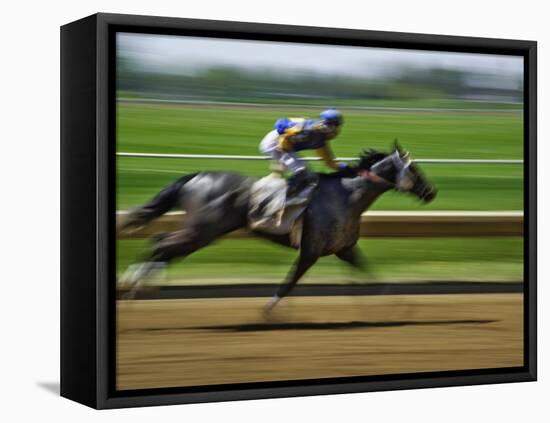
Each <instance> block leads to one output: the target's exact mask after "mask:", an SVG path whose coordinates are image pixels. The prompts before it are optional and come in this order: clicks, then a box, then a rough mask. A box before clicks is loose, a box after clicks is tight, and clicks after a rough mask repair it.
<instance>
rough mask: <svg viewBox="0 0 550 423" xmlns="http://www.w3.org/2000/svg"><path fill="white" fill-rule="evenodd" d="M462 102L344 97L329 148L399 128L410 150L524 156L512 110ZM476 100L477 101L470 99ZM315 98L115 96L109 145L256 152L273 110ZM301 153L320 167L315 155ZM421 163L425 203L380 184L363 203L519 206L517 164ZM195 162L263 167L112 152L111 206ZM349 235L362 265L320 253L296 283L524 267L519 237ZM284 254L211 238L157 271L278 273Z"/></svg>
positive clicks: (479, 276)
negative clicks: (429, 106)
mask: <svg viewBox="0 0 550 423" xmlns="http://www.w3.org/2000/svg"><path fill="white" fill-rule="evenodd" d="M119 97H128V93H126V92H124V93H120V95H119ZM134 97H139V95H135V96H134ZM471 104H472V103H470V102H464V101H459V100H453V102H452V106H453V107H454V108H458V109H463V110H458V111H457V110H452V111H447V112H444V111H418V110H416V111H414V110H395V109H392V110H379V111H374V110H355V109H346V108H345V106H344V107H343V111H344V116H345V125H344V127H343V130H342V133H341V135H340V136H339V137H338V138H337V139H336V140H334V141H333V142H332V148H333V150H334V152H335V154H336V155H337V156H339V157H356V156H357V155H358V154H359V152H360V151H361V150H362V149H365V148H370V147H372V148H377V149H381V150H388V149H389V148H390V146H391V144H392V141H393V139H394V138H399V140H400V142H401V144H402V145H403V147H404V148H406V149H407V150H409V151H410V152H411V154H412V156H413V158H423V159H429V158H450V159H460V158H466V159H468V158H469V159H521V158H523V152H522V148H523V143H522V139H523V126H522V125H523V123H522V122H523V121H522V113H521V111H510V110H508V111H506V110H502V111H498V110H496V109H495V107H494V104H491V103H478V104H476V108H475V110H474V111H471V108H472V107H471ZM503 104H507V103H503ZM385 106H387V104H386V105H385ZM391 106H392V107H397V108H399V107H407V108H409V107H410V108H422V107H425V106H426V103H425V101H421V100H418V102H414V101H413V100H411V99H406V100H402V101H401V102H400V101H398V100H393V102H392V104H391ZM484 108H485V109H486V110H485V111H483V110H481V109H484ZM504 108H506V107H504ZM515 108H516V109H517V106H516V107H515ZM469 109H470V110H469ZM321 110H322V108H321V107H320V106H318V105H302V106H297V105H292V104H290V105H288V104H287V105H278V104H271V105H270V106H269V107H248V106H240V105H236V104H233V105H220V104H210V105H204V104H202V105H201V104H189V105H185V104H166V105H160V104H146V103H139V102H131V103H125V102H119V104H118V110H117V151H124V152H147V153H175V154H177V153H195V154H239V155H259V154H260V153H259V151H258V144H259V142H260V141H261V139H262V138H263V136H264V135H265V134H266V133H267V132H268V131H270V130H271V128H272V126H273V123H274V121H275V120H276V119H278V118H280V117H283V116H290V117H295V116H307V117H315V116H317V115H318V113H319V112H320V111H321ZM311 165H312V167H314V168H316V169H318V170H321V171H327V170H326V169H325V168H323V166H322V165H321V164H320V163H314V164H311ZM421 167H422V169H423V170H424V172H425V173H426V175H427V177H428V178H429V179H430V180H431V181H432V182H433V183H434V184H435V185H436V187H437V188H438V190H439V194H438V197H437V199H436V200H435V201H434V202H433V203H431V204H429V205H427V206H426V205H421V204H420V203H419V202H418V201H417V200H416V199H414V198H413V197H411V196H407V195H404V194H399V193H394V192H389V193H387V194H385V195H384V196H383V197H382V198H381V199H380V200H379V201H378V202H377V203H376V204H375V205H374V207H373V208H372V209H373V210H419V211H421V210H522V209H523V166H522V165H517V164H513V165H510V164H507V165H494V164H492V165H485V164H484V165H471V164H453V165H450V164H423V165H421ZM206 169H216V170H234V171H238V172H242V173H244V174H248V175H257V176H262V175H265V174H267V173H268V162H267V161H228V160H212V159H208V160H206V159H204V160H203V159H200V160H190V159H158V158H131V157H119V158H118V159H117V209H118V210H122V209H127V208H130V207H135V206H137V205H139V204H142V203H143V202H145V201H147V200H148V199H149V198H150V197H152V196H153V195H155V194H156V193H157V192H158V191H159V190H160V189H161V188H162V187H164V186H165V185H166V184H168V183H170V182H171V181H172V180H174V179H175V178H177V177H178V176H179V175H182V174H185V173H190V172H194V171H199V170H206ZM147 243H148V241H146V240H133V241H127V240H125V241H118V243H117V257H118V260H117V268H118V270H119V271H122V270H124V269H125V268H126V266H127V265H128V264H130V263H131V262H132V261H134V260H136V259H137V258H139V255H140V254H141V253H142V252H143V251H144V249H145V248H146V247H147ZM359 244H360V247H361V249H362V250H363V252H364V255H365V256H366V258H367V260H368V262H369V271H370V273H368V274H366V275H358V274H352V273H351V272H350V271H349V270H348V269H347V268H346V267H345V264H343V263H341V262H338V260H337V259H335V258H332V257H327V258H323V259H321V260H320V261H319V263H318V264H316V266H315V267H314V268H313V269H312V270H311V271H310V272H309V273H308V274H307V275H306V277H305V278H304V280H303V282H302V283H308V282H310V283H323V282H330V283H339V282H341V283H347V282H349V281H352V280H353V281H356V282H373V281H400V282H401V281H447V280H460V281H480V280H485V281H487V280H490V281H520V280H522V278H523V240H522V239H520V238H492V239H472V238H465V239H406V240H405V239H403V240H399V239H397V240H396V239H391V240H390V239H370V240H369V239H362V240H361V241H360V243H359ZM295 257H296V252H295V251H293V250H287V249H284V248H282V247H279V246H276V245H274V244H270V243H268V242H266V241H263V240H222V241H220V242H219V243H217V244H216V245H214V246H211V247H208V248H206V249H204V250H201V251H199V252H197V253H195V254H193V255H192V256H190V257H189V258H187V259H185V260H184V261H182V262H179V263H177V264H175V265H174V266H172V267H171V268H170V269H169V272H168V278H167V280H166V281H164V282H165V283H170V284H201V283H206V284H215V283H235V282H251V283H254V282H264V283H265V282H280V281H281V280H282V279H283V278H284V276H285V275H286V273H287V271H288V270H289V268H290V266H291V264H292V262H293V261H294V259H295Z"/></svg>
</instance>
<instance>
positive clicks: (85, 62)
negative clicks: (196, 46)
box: [61, 13, 537, 409]
mask: <svg viewBox="0 0 550 423" xmlns="http://www.w3.org/2000/svg"><path fill="white" fill-rule="evenodd" d="M117 31H126V32H141V33H154V34H180V35H201V36H208V37H218V38H242V39H252V40H272V41H294V42H304V43H321V44H333V45H355V46H376V47H392V48H403V49H422V50H434V51H451V52H475V53H495V54H504V55H507V54H511V55H519V56H523V57H524V152H525V154H524V183H525V186H524V205H525V206H524V207H525V209H524V211H525V212H524V236H525V247H524V248H525V249H524V254H525V255H524V267H525V288H524V299H525V301H524V313H525V314H524V358H525V361H524V366H523V367H514V368H504V369H488V370H468V371H445V372H430V373H419V374H400V375H386V376H376V377H370V376H369V377H351V378H338V379H322V380H308V381H283V382H265V383H263V382H262V383H249V384H238V385H227V386H224V385H218V386H206V387H201V388H187V389H186V388H181V389H180V388H162V389H154V390H153V389H148V390H139V391H120V392H117V391H115V390H114V370H115V369H114V365H115V361H114V342H115V339H114V337H115V333H114V323H115V322H114V313H115V308H114V307H115V297H114V295H115V292H114V289H115V288H114V286H115V284H114V277H115V276H114V274H115V268H114V265H115V258H114V256H113V245H114V240H115V228H114V224H115V222H114V213H115V197H114V194H115V191H114V185H113V183H114V177H115V142H114V137H115V122H114V106H115V100H116V99H115V90H114V83H115V73H114V72H115V62H116V60H115V49H114V36H115V34H116V32H117ZM536 72H537V45H536V42H534V41H519V40H505V39H488V38H473V37H456V36H442V35H428V34H410V33H397V32H381V31H365V30H349V29H335V28H317V27H302V26H286V25H271V24H257V23H242V22H223V21H210V20H197V19H179V18H165V17H152V16H133V15H118V14H103V13H100V14H95V15H92V16H89V17H86V18H83V19H81V20H78V21H75V22H72V23H69V24H67V25H65V26H63V27H62V28H61V395H62V396H64V397H66V398H69V399H72V400H75V401H77V402H80V403H82V404H85V405H88V406H90V407H94V408H98V409H102V408H118V407H133V406H149V405H164V404H177V403H179V404H183V403H198V402H210V401H228V400H241V399H257V398H277V397H291V396H304V395H319V394H333V393H352V392H369V391H380V390H398V389H415V388H429V387H443V386H458V385H475V384H489V383H504V382H521V381H534V380H536V375H537V356H536V353H537V350H536V345H537V344H536V325H537V324H536V290H537V287H536V236H537V234H536V136H537V133H536V131H537V127H536V124H537V121H536V119H537V118H536V116H537V81H536V78H537V73H536Z"/></svg>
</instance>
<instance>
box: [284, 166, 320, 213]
mask: <svg viewBox="0 0 550 423" xmlns="http://www.w3.org/2000/svg"><path fill="white" fill-rule="evenodd" d="M315 182H316V178H315V175H314V174H312V173H310V172H309V171H307V170H301V171H299V172H296V173H295V174H294V175H292V176H291V177H290V178H288V180H287V189H286V205H287V206H288V205H292V204H293V203H296V202H297V203H300V202H302V201H305V199H301V198H299V197H297V196H298V194H300V192H302V191H303V190H304V189H305V188H306V187H307V186H308V185H309V184H314V183H315Z"/></svg>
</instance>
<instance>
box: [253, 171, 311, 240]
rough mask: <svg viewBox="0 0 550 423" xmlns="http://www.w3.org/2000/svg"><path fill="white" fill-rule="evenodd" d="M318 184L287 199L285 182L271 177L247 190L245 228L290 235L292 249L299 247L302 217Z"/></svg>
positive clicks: (279, 177)
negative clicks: (246, 225) (248, 192)
mask: <svg viewBox="0 0 550 423" xmlns="http://www.w3.org/2000/svg"><path fill="white" fill-rule="evenodd" d="M316 186H317V183H310V184H307V185H306V186H305V187H303V189H301V190H300V191H299V192H297V193H295V194H294V195H292V196H291V197H290V198H287V182H286V180H285V179H284V178H282V177H281V176H280V175H279V174H276V173H272V174H271V175H268V176H265V177H263V178H262V179H260V180H259V181H257V182H255V183H254V184H253V185H252V187H251V188H250V203H249V204H250V205H249V211H248V225H249V227H250V229H253V230H258V231H261V232H267V233H272V234H277V235H284V234H290V236H291V242H292V245H294V246H298V245H299V243H300V239H301V232H302V214H303V212H304V211H305V209H306V207H307V205H308V204H309V201H310V199H311V196H312V194H313V191H314V190H315V187H316Z"/></svg>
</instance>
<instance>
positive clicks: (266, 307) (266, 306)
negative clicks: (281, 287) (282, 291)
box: [264, 295, 281, 315]
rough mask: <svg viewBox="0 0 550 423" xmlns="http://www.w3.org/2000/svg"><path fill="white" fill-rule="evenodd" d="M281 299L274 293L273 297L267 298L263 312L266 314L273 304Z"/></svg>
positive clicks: (271, 309) (269, 311) (270, 310)
mask: <svg viewBox="0 0 550 423" xmlns="http://www.w3.org/2000/svg"><path fill="white" fill-rule="evenodd" d="M279 301H281V297H279V296H278V295H274V296H273V298H271V299H270V300H269V302H268V303H267V304H266V305H265V306H264V314H265V315H268V314H270V313H271V312H272V311H273V309H274V308H275V306H276V305H277V304H278V303H279Z"/></svg>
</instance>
